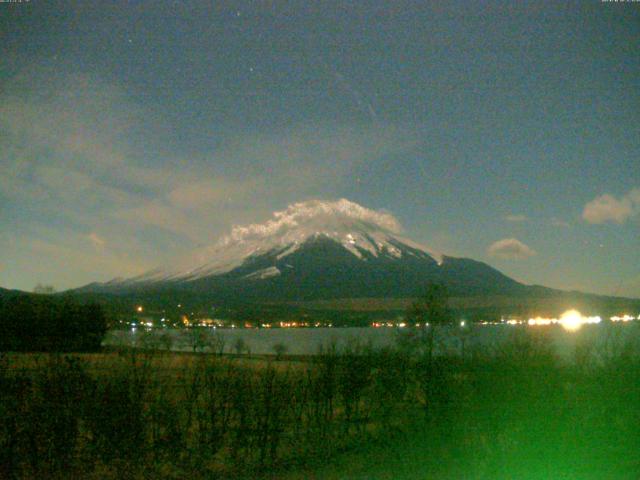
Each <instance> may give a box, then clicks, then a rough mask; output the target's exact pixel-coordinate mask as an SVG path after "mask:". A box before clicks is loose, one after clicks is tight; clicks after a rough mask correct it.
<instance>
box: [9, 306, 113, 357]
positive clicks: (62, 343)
mask: <svg viewBox="0 0 640 480" xmlns="http://www.w3.org/2000/svg"><path fill="white" fill-rule="evenodd" d="M0 332H1V335H0V351H17V352H37V351H43V352H88V351H96V350H99V349H100V343H101V341H102V338H103V337H104V334H105V332H106V320H105V315H104V312H103V310H102V307H100V306H99V305H96V304H89V305H83V304H80V303H78V302H77V301H76V300H74V299H73V298H72V297H70V296H66V295H65V296H60V297H58V296H50V295H16V296H10V297H6V298H0Z"/></svg>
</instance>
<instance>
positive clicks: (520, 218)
mask: <svg viewBox="0 0 640 480" xmlns="http://www.w3.org/2000/svg"><path fill="white" fill-rule="evenodd" d="M504 219H505V220H506V221H507V222H515V223H520V222H526V221H527V220H528V218H527V216H526V215H507V216H506V217H504Z"/></svg>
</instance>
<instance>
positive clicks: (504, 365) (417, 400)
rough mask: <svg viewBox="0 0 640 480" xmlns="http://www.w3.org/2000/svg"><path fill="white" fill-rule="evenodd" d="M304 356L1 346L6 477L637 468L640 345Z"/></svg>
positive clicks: (517, 339)
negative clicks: (71, 351) (567, 350)
mask: <svg viewBox="0 0 640 480" xmlns="http://www.w3.org/2000/svg"><path fill="white" fill-rule="evenodd" d="M401 340H402V341H400V342H398V347H397V348H394V349H387V350H373V349H371V348H368V347H366V346H362V345H352V346H351V347H350V348H347V349H345V350H343V351H340V352H338V351H336V350H335V349H333V348H328V349H327V350H325V351H324V352H320V354H319V355H317V356H315V357H310V358H309V359H307V361H296V362H293V361H290V360H286V359H285V360H280V361H276V360H275V359H258V360H256V359H254V360H249V359H247V358H245V357H242V356H239V357H234V358H230V357H226V356H225V357H223V356H217V355H198V354H193V355H187V354H173V353H152V352H136V351H122V352H115V353H104V354H92V355H79V354H76V355H65V356H63V355H56V354H39V355H27V354H5V355H4V356H3V357H2V364H1V366H0V478H114V479H115V478H185V477H187V476H189V477H192V478H259V477H263V478H291V479H294V478H416V479H425V478H434V479H459V478H468V479H474V478H477V479H501V478H505V479H506V478H514V479H520V478H522V479H538V478H540V479H546V478H566V479H574V478H575V479H591V478H593V479H605V478H615V479H625V478H629V479H636V478H638V476H639V475H640V454H639V453H638V452H640V356H639V352H638V351H637V350H634V349H633V348H632V347H630V346H625V345H615V346H610V347H611V348H607V349H606V351H604V350H599V351H594V350H593V349H592V348H590V346H588V345H582V346H580V348H578V349H577V350H576V354H575V358H574V362H572V363H562V362H560V361H559V360H558V359H557V358H556V357H555V356H554V354H553V352H552V351H551V349H550V347H549V346H548V345H549V343H548V342H547V341H546V339H545V338H544V335H543V336H540V335H539V332H538V333H532V332H530V331H529V332H527V331H526V330H517V331H516V334H515V335H514V338H513V339H512V341H511V342H509V343H508V344H505V345H503V346H501V347H500V348H499V349H495V350H492V351H468V352H466V353H465V357H464V358H460V357H459V356H458V357H455V358H444V357H437V358H434V357H432V356H431V355H430V353H429V348H428V343H427V344H426V343H425V342H423V341H421V339H420V338H415V337H414V338H412V339H406V338H405V339H401Z"/></svg>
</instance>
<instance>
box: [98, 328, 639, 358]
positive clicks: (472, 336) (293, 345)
mask: <svg viewBox="0 0 640 480" xmlns="http://www.w3.org/2000/svg"><path fill="white" fill-rule="evenodd" d="M525 331H526V332H530V333H532V334H534V335H536V336H540V337H542V338H543V341H545V342H549V343H550V344H552V345H553V348H554V349H555V351H556V352H557V353H558V354H559V355H560V356H562V357H566V358H571V357H572V356H573V354H574V352H575V350H576V347H579V346H583V345H592V346H594V347H595V348H596V349H597V351H613V350H617V349H620V348H622V346H623V345H624V344H626V343H629V342H632V343H633V344H634V346H635V348H637V350H636V351H640V322H631V323H625V324H618V323H616V324H613V323H608V322H606V323H602V324H599V325H584V326H582V328H580V329H579V330H577V331H575V332H569V331H566V330H564V329H563V328H562V327H561V326H559V325H551V326H514V325H484V326H474V327H473V328H471V329H469V328H466V329H463V328H457V327H443V328H440V329H437V331H436V332H437V335H436V347H437V351H438V352H439V353H449V354H459V353H460V352H461V351H462V350H463V349H465V350H466V351H469V350H470V349H473V348H477V347H481V348H483V347H486V348H494V347H500V345H503V344H505V343H506V342H508V341H509V340H510V339H513V338H514V336H516V335H519V334H522V333H523V332H525ZM418 334H420V332H419V330H418V329H413V328H402V329H397V328H271V329H240V328H234V329H226V328H225V329H221V328H218V329H212V328H199V329H152V330H147V331H145V330H141V329H136V330H111V331H109V332H108V333H107V335H106V337H105V340H104V342H103V345H105V346H111V347H118V346H136V347H145V346H153V347H155V348H171V350H174V351H193V350H194V345H196V346H197V349H198V350H202V351H205V352H207V351H214V350H216V349H219V348H222V350H223V351H224V352H225V353H235V351H236V350H235V348H236V345H237V344H238V342H239V341H240V342H242V343H244V345H245V346H246V348H247V350H248V351H249V352H250V353H252V354H258V355H265V354H273V353H274V351H275V350H274V346H275V345H277V344H281V345H284V347H285V348H286V353H287V354H290V355H311V354H315V353H318V351H319V350H320V349H321V348H326V347H328V346H330V345H332V344H335V345H336V347H337V348H338V349H343V348H345V347H347V346H349V345H354V344H371V345H372V346H373V347H378V348H379V347H389V346H393V345H396V344H397V342H398V337H399V336H400V335H403V336H407V335H408V336H411V335H418ZM163 337H164V339H163ZM216 345H217V346H216Z"/></svg>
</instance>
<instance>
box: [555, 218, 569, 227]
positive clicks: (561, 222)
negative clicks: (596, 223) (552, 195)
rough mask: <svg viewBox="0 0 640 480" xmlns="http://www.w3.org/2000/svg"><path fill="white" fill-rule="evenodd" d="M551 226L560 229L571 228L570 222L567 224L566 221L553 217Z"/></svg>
mask: <svg viewBox="0 0 640 480" xmlns="http://www.w3.org/2000/svg"><path fill="white" fill-rule="evenodd" d="M551 225H552V226H553V227H560V228H569V227H570V226H571V225H570V224H569V222H565V221H564V220H562V219H560V218H556V217H553V218H552V219H551Z"/></svg>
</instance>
